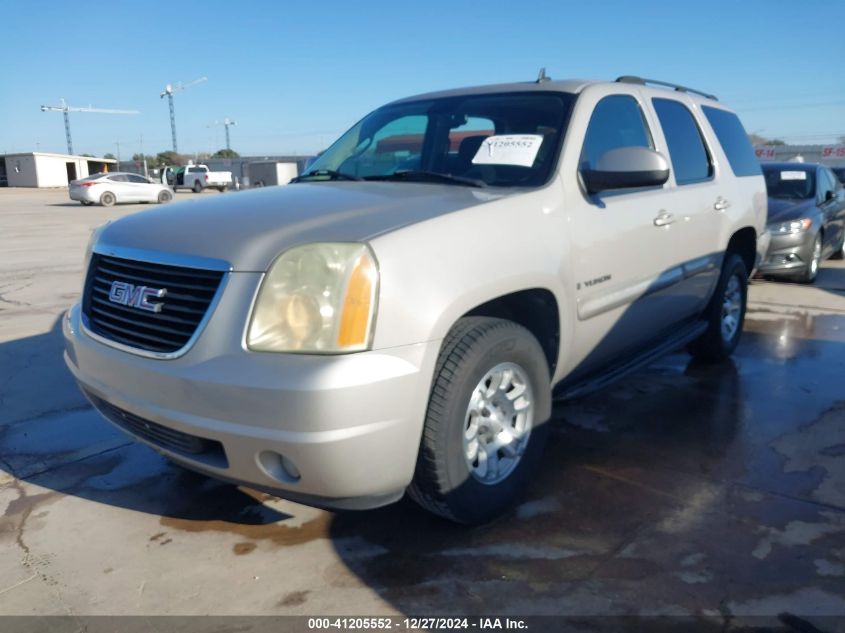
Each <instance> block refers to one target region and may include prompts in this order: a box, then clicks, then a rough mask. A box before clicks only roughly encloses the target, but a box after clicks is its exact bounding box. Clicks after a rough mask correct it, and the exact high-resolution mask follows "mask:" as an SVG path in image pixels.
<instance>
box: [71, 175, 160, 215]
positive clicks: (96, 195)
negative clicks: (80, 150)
mask: <svg viewBox="0 0 845 633" xmlns="http://www.w3.org/2000/svg"><path fill="white" fill-rule="evenodd" d="M68 193H69V194H70V199H71V200H78V201H79V202H81V203H82V204H84V205H89V204H101V205H103V206H104V207H110V206H112V205H113V204H115V203H117V202H158V203H160V204H161V203H165V202H170V201H171V200H172V199H173V191H172V190H171V189H170V187H168V186H167V185H163V184H161V183H155V182H152V181H151V180H149V179H148V178H144V177H143V176H139V175H138V174H129V173H126V172H112V173H109V174H94V175H92V176H88V177H87V178H82V179H81V180H74V181H73V182H71V183H70V187H69V188H68Z"/></svg>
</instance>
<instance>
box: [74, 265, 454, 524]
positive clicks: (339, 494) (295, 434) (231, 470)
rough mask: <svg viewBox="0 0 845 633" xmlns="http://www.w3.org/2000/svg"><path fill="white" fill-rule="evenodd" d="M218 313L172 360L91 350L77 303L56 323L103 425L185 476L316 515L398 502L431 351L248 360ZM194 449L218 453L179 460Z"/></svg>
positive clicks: (413, 451) (98, 346) (412, 458)
mask: <svg viewBox="0 0 845 633" xmlns="http://www.w3.org/2000/svg"><path fill="white" fill-rule="evenodd" d="M238 276H240V275H239V274H238V275H234V277H238ZM245 276H246V275H245ZM233 285H234V286H238V285H241V284H239V283H235V284H232V283H231V282H230V284H229V288H227V293H226V294H225V295H224V299H225V297H226V296H227V295H228V296H229V297H232V295H233V294H234V295H236V294H239V293H236V292H233V293H231V294H230V293H229V292H228V291H231V290H233ZM247 285H249V284H247ZM224 303H225V301H223V302H221V304H220V305H218V307H217V310H216V314H215V315H214V316H213V317H212V319H211V320H210V321H209V323H208V325H207V326H206V329H205V331H204V332H203V333H202V334H201V336H200V337H199V339H198V340H197V343H196V345H195V346H194V347H193V348H191V349H190V350H189V351H188V352H187V353H186V354H185V355H184V356H182V357H180V358H177V359H174V360H157V359H153V358H144V357H141V356H138V355H135V354H132V353H128V352H125V351H120V350H117V349H114V348H112V347H110V346H108V345H106V344H103V343H101V342H98V341H96V340H94V339H93V338H91V337H90V336H88V335H87V334H86V332H85V331H84V330H83V329H82V327H81V325H82V324H81V310H80V306H79V305H78V304H77V305H75V306H74V307H73V308H72V309H71V310H70V311H69V312H68V313H67V315H66V317H65V318H64V319H63V331H64V337H65V344H66V351H65V360H66V363H67V365H68V367H69V368H70V370H71V372H72V373H73V375H74V377H75V378H76V380H77V381H78V383H79V384H80V386H81V387H82V390H83V392H84V393H85V394H86V395H87V396H88V398H89V399H90V400H91V401H92V403H93V404H94V406H96V407H97V408H98V409H99V410H100V412H101V413H103V415H104V416H105V417H106V418H107V419H110V420H111V421H112V422H114V423H116V424H117V425H118V426H119V427H120V428H122V429H123V430H124V431H126V432H128V433H130V434H131V435H133V436H134V437H135V438H136V439H138V440H140V441H142V442H144V443H146V444H148V445H150V446H152V447H153V448H155V449H156V450H158V451H159V452H161V453H163V454H165V455H166V456H167V457H169V458H171V459H172V460H174V461H176V462H178V463H181V464H183V465H185V466H187V467H188V468H191V469H193V470H197V471H200V472H203V473H206V474H208V475H211V476H214V477H217V478H220V479H224V480H227V481H232V482H235V483H244V484H247V485H249V486H252V487H254V488H257V489H261V490H265V491H268V492H271V493H274V494H277V495H279V496H282V497H286V498H290V499H293V500H295V501H301V502H304V503H308V504H310V505H315V506H319V507H328V508H367V507H376V506H379V505H384V504H386V503H390V502H392V501H395V500H396V499H398V498H399V497H401V496H402V494H403V493H404V490H405V488H406V487H407V485H408V484H409V483H410V481H411V478H412V476H413V472H414V468H415V464H416V459H417V451H418V448H419V440H420V435H421V432H422V424H423V419H424V415H425V409H426V406H427V402H428V393H429V389H430V386H431V379H432V375H433V372H434V364H435V361H436V356H437V353H438V351H439V342H431V343H422V344H417V345H408V346H403V347H396V348H391V349H388V350H380V351H371V352H362V353H357V354H347V355H338V356H315V355H296V354H272V353H254V352H249V351H246V350H244V349H243V348H242V347H241V343H240V340H239V336H238V335H234V336H232V337H229V341H233V342H231V343H230V342H223V343H221V341H220V336H219V334H220V332H219V329H220V328H221V327H223V326H224V325H226V324H227V322H228V321H230V319H225V318H222V314H221V312H223V313H224V314H225V305H224ZM221 309H222V310H221ZM229 324H230V325H231V323H229ZM221 346H222V347H224V348H226V349H225V351H220V353H218V351H216V350H215V348H219V347H221ZM145 427H146V428H145ZM173 431H175V433H173ZM174 438H175V439H174ZM185 438H187V439H185ZM191 438H195V439H196V440H198V441H202V442H206V443H208V444H204V445H205V446H212V447H213V448H214V450H212V451H210V452H209V451H206V452H202V453H193V452H190V451H186V450H183V448H184V447H185V446H189V447H190V446H191V442H192V441H194V440H192V439H191ZM186 442H187V444H186ZM282 457H284V458H285V460H287V461H283V460H282V459H281V458H282ZM290 464H292V465H293V466H294V468H293V469H290V468H286V466H290ZM297 475H298V476H297Z"/></svg>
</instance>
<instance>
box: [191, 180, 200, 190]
mask: <svg viewBox="0 0 845 633" xmlns="http://www.w3.org/2000/svg"><path fill="white" fill-rule="evenodd" d="M192 189H193V190H194V193H202V183H201V182H200V181H199V180H195V181H194V186H193V187H192Z"/></svg>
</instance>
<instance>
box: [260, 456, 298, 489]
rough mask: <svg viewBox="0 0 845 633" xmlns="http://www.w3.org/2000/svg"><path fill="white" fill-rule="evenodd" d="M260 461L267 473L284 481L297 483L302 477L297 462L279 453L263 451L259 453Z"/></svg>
mask: <svg viewBox="0 0 845 633" xmlns="http://www.w3.org/2000/svg"><path fill="white" fill-rule="evenodd" d="M258 463H259V465H260V466H261V468H262V470H264V472H265V473H267V474H268V475H270V477H272V478H273V479H276V480H278V481H281V482H283V483H286V484H295V483H296V482H297V481H299V480H300V479H301V478H302V475H301V474H300V472H299V469H298V468H297V467H296V464H294V463H293V461H291V459H290V458H288V457H285V456H284V455H280V454H279V453H274V452H273V451H263V452H261V453H260V454H259V455H258Z"/></svg>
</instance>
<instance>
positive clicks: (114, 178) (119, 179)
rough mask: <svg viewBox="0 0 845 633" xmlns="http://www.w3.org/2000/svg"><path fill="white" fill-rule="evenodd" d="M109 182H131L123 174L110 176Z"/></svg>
mask: <svg viewBox="0 0 845 633" xmlns="http://www.w3.org/2000/svg"><path fill="white" fill-rule="evenodd" d="M109 180H111V181H112V182H129V179H128V178H127V177H126V176H124V175H123V174H115V175H114V176H109Z"/></svg>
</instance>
